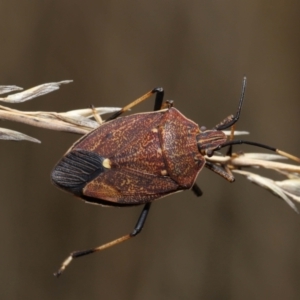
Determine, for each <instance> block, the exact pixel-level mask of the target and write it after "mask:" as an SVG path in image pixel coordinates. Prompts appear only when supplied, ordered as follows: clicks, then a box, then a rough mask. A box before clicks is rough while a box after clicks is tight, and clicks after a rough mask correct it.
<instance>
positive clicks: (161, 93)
mask: <svg viewBox="0 0 300 300" xmlns="http://www.w3.org/2000/svg"><path fill="white" fill-rule="evenodd" d="M153 94H156V98H155V105H154V110H160V107H161V105H162V101H163V97H164V89H163V88H161V87H160V88H155V89H153V90H151V91H150V92H148V93H146V94H145V95H143V96H142V97H140V98H138V99H136V100H134V101H133V102H131V103H129V104H128V105H126V106H124V107H123V108H122V109H121V110H119V111H117V112H116V113H114V114H113V115H112V116H110V117H109V118H108V119H106V121H110V120H113V119H116V118H117V117H119V116H120V115H121V114H122V113H124V112H125V111H127V110H129V109H130V108H132V107H134V106H136V105H137V104H139V103H141V102H143V101H144V100H146V99H147V98H149V97H150V96H152V95H153Z"/></svg>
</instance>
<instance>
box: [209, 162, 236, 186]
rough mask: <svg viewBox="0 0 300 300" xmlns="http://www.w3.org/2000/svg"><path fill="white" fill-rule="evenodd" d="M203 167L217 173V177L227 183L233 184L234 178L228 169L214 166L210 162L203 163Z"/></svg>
mask: <svg viewBox="0 0 300 300" xmlns="http://www.w3.org/2000/svg"><path fill="white" fill-rule="evenodd" d="M205 167H206V168H208V169H210V170H211V171H213V172H215V173H217V174H218V175H220V176H222V177H223V178H225V179H226V180H228V181H229V182H233V181H234V180H235V179H234V176H233V175H232V173H231V171H230V170H229V169H228V168H226V169H224V168H223V167H221V166H219V165H217V164H214V163H212V162H210V161H206V162H205Z"/></svg>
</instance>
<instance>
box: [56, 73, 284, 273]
mask: <svg viewBox="0 0 300 300" xmlns="http://www.w3.org/2000/svg"><path fill="white" fill-rule="evenodd" d="M245 88H246V78H244V81H243V86H242V94H241V98H240V101H239V106H238V110H237V113H236V114H235V115H230V116H229V117H227V118H225V119H224V120H223V121H222V122H220V123H219V124H217V125H216V126H215V127H214V128H213V129H211V130H206V129H205V128H201V129H200V128H199V126H198V125H197V124H196V123H195V122H193V121H191V120H189V119H188V118H186V117H185V116H184V115H183V114H182V113H181V112H179V111H178V110H177V109H176V108H174V107H172V104H170V103H169V102H167V103H166V104H164V105H163V95H164V91H163V89H162V88H156V89H153V90H152V91H150V92H148V93H147V94H145V95H144V96H142V97H140V98H139V99H137V100H136V101H134V102H132V103H131V104H129V105H127V106H125V107H124V108H123V109H122V110H121V111H119V112H117V113H116V114H114V115H113V116H111V117H110V118H109V119H108V120H106V122H105V123H103V124H102V125H101V126H99V127H98V128H97V129H95V130H93V131H92V132H90V133H88V134H87V135H85V136H83V137H82V138H81V139H79V140H78V141H77V142H76V143H75V144H74V145H73V146H72V147H71V148H70V149H69V150H68V151H67V153H66V154H65V155H64V156H63V158H62V159H61V160H60V162H59V163H58V164H57V165H56V167H55V168H54V170H53V171H52V174H51V177H52V181H53V183H54V184H55V185H57V186H58V187H60V188H62V189H63V190H66V191H68V192H70V193H72V194H74V195H75V196H78V197H80V198H82V199H84V200H85V201H87V202H91V203H97V204H102V205H108V206H119V207H120V206H134V205H141V204H144V208H143V210H142V212H141V215H140V217H139V219H138V221H137V224H136V226H135V228H134V230H133V231H132V232H131V233H130V234H127V235H125V236H123V237H120V238H118V239H116V240H113V241H111V242H109V243H107V244H104V245H102V246H99V247H96V248H93V249H89V250H83V251H76V252H73V253H71V254H70V256H69V257H68V258H67V259H66V260H65V261H64V262H63V263H62V266H61V268H60V269H59V270H58V272H57V273H55V274H54V275H55V276H59V275H60V274H61V273H62V272H63V270H64V269H65V268H66V267H67V265H69V264H70V262H71V261H72V259H73V258H76V257H80V256H83V255H87V254H90V253H93V252H96V251H100V250H103V249H106V248H108V247H111V246H113V245H116V244H118V243H121V242H123V241H125V240H128V239H130V238H131V237H134V236H136V235H137V234H138V233H139V232H141V230H142V228H143V226H144V224H145V221H146V218H147V215H148V212H149V210H150V206H151V203H152V202H153V201H154V200H156V199H159V198H162V197H165V196H167V195H170V194H172V193H175V192H179V191H183V190H188V189H192V190H193V192H194V193H195V194H196V195H197V196H201V194H202V192H201V190H200V188H199V187H198V186H197V184H196V183H195V180H196V178H197V175H198V174H199V172H200V171H201V169H202V168H203V167H204V166H205V167H207V168H208V169H210V170H212V171H214V172H215V173H217V174H219V175H221V176H222V177H224V178H225V179H226V180H228V181H229V182H233V181H234V177H233V175H232V173H231V172H230V171H229V170H228V169H226V168H223V167H222V166H220V165H218V164H215V163H212V162H210V161H207V160H206V159H205V155H207V156H212V155H213V154H214V152H215V151H217V150H219V149H221V148H223V147H226V146H232V145H234V144H250V145H254V146H258V147H263V148H266V149H269V150H271V151H275V152H277V153H280V154H282V155H284V156H288V154H286V153H284V152H282V151H280V150H278V149H276V148H273V147H269V146H266V145H262V144H258V143H254V142H249V141H243V140H234V141H233V140H229V141H227V137H226V135H225V134H224V132H223V131H222V130H224V129H226V128H230V127H231V128H233V125H234V124H235V123H236V122H237V121H238V119H239V116H240V113H241V109H242V104H243V100H244V94H245ZM152 94H156V98H155V106H154V111H153V112H145V113H138V114H133V115H128V116H125V117H120V118H118V117H119V116H120V115H121V114H122V113H123V112H125V111H127V110H128V109H130V108H131V107H133V106H134V105H136V104H138V103H140V102H141V101H143V100H145V99H147V98H148V97H149V96H151V95H152ZM232 137H233V129H232Z"/></svg>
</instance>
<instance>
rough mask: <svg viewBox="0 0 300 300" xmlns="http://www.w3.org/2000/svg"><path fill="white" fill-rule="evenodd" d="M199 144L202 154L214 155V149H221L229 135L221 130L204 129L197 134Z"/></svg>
mask: <svg viewBox="0 0 300 300" xmlns="http://www.w3.org/2000/svg"><path fill="white" fill-rule="evenodd" d="M196 140H197V145H198V149H199V152H200V153H201V154H202V155H208V156H212V155H213V152H214V150H216V149H217V148H218V149H219V148H220V146H221V145H223V144H224V143H225V142H226V141H227V136H226V135H225V133H224V132H223V131H220V130H204V131H201V132H200V133H199V134H198V135H197V136H196Z"/></svg>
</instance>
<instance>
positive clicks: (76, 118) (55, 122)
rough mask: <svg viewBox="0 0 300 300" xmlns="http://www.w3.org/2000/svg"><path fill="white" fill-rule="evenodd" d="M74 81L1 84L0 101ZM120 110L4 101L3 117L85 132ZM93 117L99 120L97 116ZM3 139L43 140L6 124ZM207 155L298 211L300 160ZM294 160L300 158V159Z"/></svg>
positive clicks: (1, 133)
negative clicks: (48, 108) (56, 108)
mask: <svg viewBox="0 0 300 300" xmlns="http://www.w3.org/2000/svg"><path fill="white" fill-rule="evenodd" d="M70 82H72V80H64V81H60V82H51V83H45V84H41V85H38V86H35V87H33V88H30V89H27V90H24V91H23V89H22V88H20V87H17V86H14V85H11V86H1V85H0V95H1V96H2V95H3V94H9V95H7V96H5V97H0V101H2V102H5V103H21V102H24V101H28V100H31V99H33V98H36V97H39V96H42V95H45V94H48V93H50V92H53V91H55V90H58V89H59V88H60V86H61V85H63V84H68V83H70ZM119 110H120V108H118V107H96V108H86V109H78V110H71V111H68V112H64V113H57V112H45V111H34V112H29V111H26V112H25V111H20V110H16V109H12V108H9V107H7V106H3V105H0V119H1V120H9V121H15V122H19V123H24V124H27V125H31V126H35V127H41V128H45V129H51V130H57V131H65V132H72V133H77V134H81V135H83V134H86V133H88V132H90V131H91V130H93V129H95V128H96V127H98V126H99V122H100V121H101V120H102V119H101V117H100V116H99V115H103V114H107V113H113V112H117V111H119ZM92 118H95V119H97V120H93V119H92ZM100 126H101V125H100ZM225 133H226V134H227V135H228V136H231V135H232V132H225ZM241 134H248V133H247V132H241V131H240V132H238V131H236V132H235V133H234V135H241ZM0 139H2V140H13V141H30V142H34V143H40V141H39V140H37V139H36V138H34V137H30V136H28V135H26V134H24V133H21V132H17V131H13V130H10V129H6V128H0ZM289 157H290V156H289ZM205 159H206V160H207V161H210V162H212V163H214V164H216V165H218V166H220V167H222V168H224V169H226V170H229V171H231V172H233V173H236V174H240V175H242V176H245V177H246V178H247V179H248V180H249V181H251V182H253V183H255V184H257V185H258V186H260V187H262V188H264V189H266V190H268V191H270V192H272V193H273V194H274V195H276V196H278V197H279V198H281V199H283V200H284V201H285V202H286V203H287V204H288V205H289V206H290V207H291V208H292V209H293V210H294V211H296V212H298V210H297V208H296V206H295V204H294V202H293V201H295V202H300V176H299V175H300V165H299V164H290V163H283V162H278V160H283V159H286V157H284V156H282V155H278V154H273V153H271V154H266V153H231V154H230V155H222V154H220V153H215V155H213V156H212V157H205ZM294 160H295V161H297V162H299V159H294ZM260 168H265V169H269V170H272V171H274V172H276V173H280V174H282V175H283V176H284V179H283V180H281V181H276V180H273V179H272V178H267V177H263V176H261V175H258V174H257V171H258V170H259V169H260ZM244 169H247V170H244Z"/></svg>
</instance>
